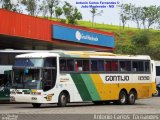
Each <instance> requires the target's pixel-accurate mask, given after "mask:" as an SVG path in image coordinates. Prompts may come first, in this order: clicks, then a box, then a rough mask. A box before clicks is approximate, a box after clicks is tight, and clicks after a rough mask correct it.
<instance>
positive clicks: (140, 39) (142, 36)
mask: <svg viewBox="0 0 160 120" xmlns="http://www.w3.org/2000/svg"><path fill="white" fill-rule="evenodd" d="M131 43H132V45H134V46H136V47H145V46H147V45H148V44H149V37H148V32H147V31H143V32H139V33H137V34H135V35H134V36H133V37H132V39H131Z"/></svg>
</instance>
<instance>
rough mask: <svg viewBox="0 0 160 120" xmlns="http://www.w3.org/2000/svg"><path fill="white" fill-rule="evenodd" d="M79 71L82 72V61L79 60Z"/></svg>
mask: <svg viewBox="0 0 160 120" xmlns="http://www.w3.org/2000/svg"><path fill="white" fill-rule="evenodd" d="M77 68H78V69H77V70H78V71H82V60H77Z"/></svg>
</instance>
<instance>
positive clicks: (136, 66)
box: [132, 61, 144, 71]
mask: <svg viewBox="0 0 160 120" xmlns="http://www.w3.org/2000/svg"><path fill="white" fill-rule="evenodd" d="M132 71H144V64H143V61H133V62H132Z"/></svg>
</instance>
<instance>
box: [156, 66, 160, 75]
mask: <svg viewBox="0 0 160 120" xmlns="http://www.w3.org/2000/svg"><path fill="white" fill-rule="evenodd" d="M156 76H160V66H156Z"/></svg>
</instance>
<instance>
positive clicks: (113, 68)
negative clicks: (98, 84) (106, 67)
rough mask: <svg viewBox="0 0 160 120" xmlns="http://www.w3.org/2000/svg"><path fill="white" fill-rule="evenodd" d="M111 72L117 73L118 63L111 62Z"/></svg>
mask: <svg viewBox="0 0 160 120" xmlns="http://www.w3.org/2000/svg"><path fill="white" fill-rule="evenodd" d="M111 68H112V71H118V61H112V62H111Z"/></svg>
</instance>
